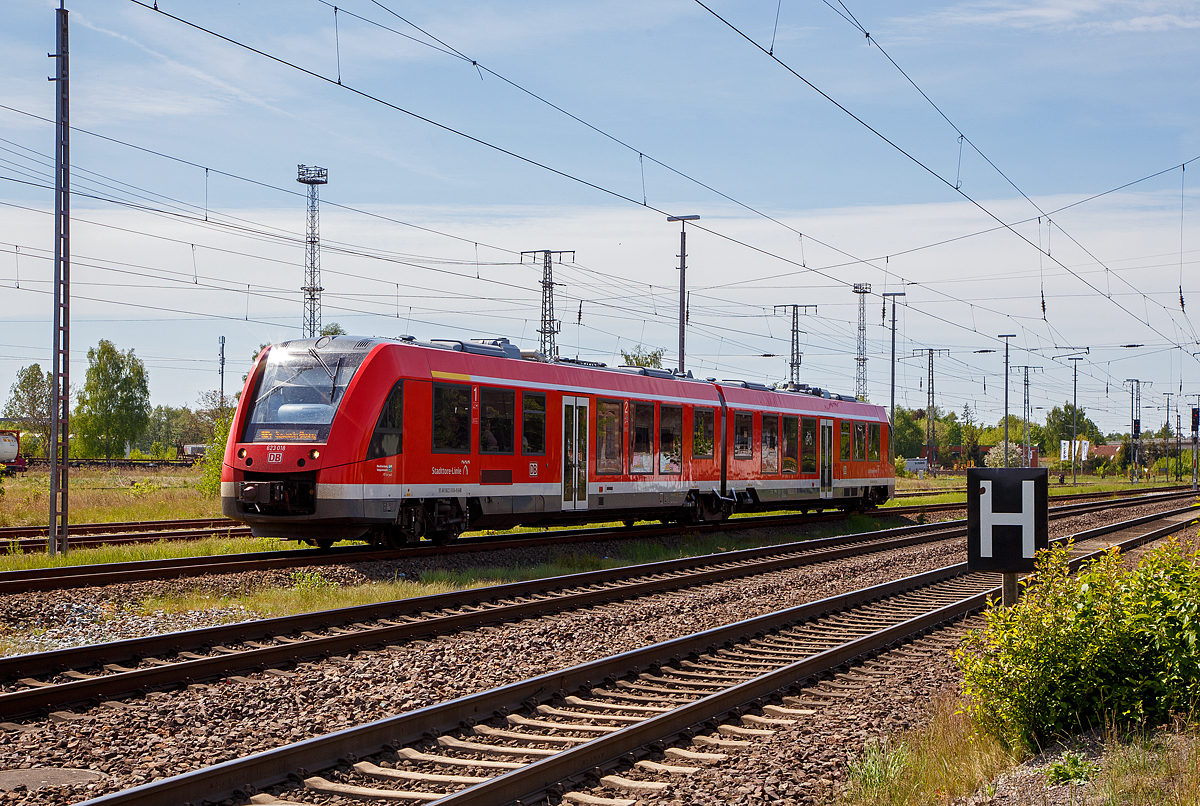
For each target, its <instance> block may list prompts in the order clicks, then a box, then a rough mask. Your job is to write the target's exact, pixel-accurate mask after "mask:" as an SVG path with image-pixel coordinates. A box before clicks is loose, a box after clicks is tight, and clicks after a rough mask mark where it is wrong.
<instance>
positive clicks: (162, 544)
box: [0, 536, 301, 571]
mask: <svg viewBox="0 0 1200 806" xmlns="http://www.w3.org/2000/svg"><path fill="white" fill-rule="evenodd" d="M5 545H6V544H5V543H3V542H0V550H2V549H3V548H4V547H5ZM300 547H301V546H300V544H298V543H294V542H290V541H285V540H276V539H274V538H270V537H215V536H214V537H209V538H205V539H204V540H156V541H154V542H153V543H125V544H120V545H112V546H96V547H95V548H73V549H71V550H70V551H68V552H67V553H66V554H58V555H56V556H54V557H51V556H49V555H48V554H44V553H33V554H21V553H18V552H11V551H10V552H8V553H5V554H0V571H22V570H25V569H28V568H62V567H65V566H76V565H94V564H99V563H128V562H138V561H141V560H174V559H179V558H182V557H211V556H216V555H218V554H241V553H246V552H255V551H282V550H287V549H295V548H300Z"/></svg>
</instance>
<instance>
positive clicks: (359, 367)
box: [222, 337, 895, 545]
mask: <svg viewBox="0 0 1200 806" xmlns="http://www.w3.org/2000/svg"><path fill="white" fill-rule="evenodd" d="M887 432H888V422H887V419H886V416H885V415H884V412H883V409H882V408H880V407H878V406H871V405H868V404H865V403H860V402H856V401H853V400H849V399H846V398H841V397H838V396H833V395H829V394H828V393H821V392H820V390H816V391H815V392H814V391H812V390H797V391H782V390H771V389H768V388H767V387H765V386H762V385H758V384H752V383H745V382H741V381H722V382H716V381H713V380H709V381H699V380H696V379H693V378H691V377H690V376H680V375H676V374H674V373H670V372H667V371H663V370H652V369H644V368H634V367H621V368H608V367H605V366H603V365H591V364H586V363H585V362H567V361H555V362H548V361H545V360H542V359H541V357H540V356H536V355H532V354H525V355H522V354H521V352H520V351H519V350H517V348H516V347H514V346H513V345H510V344H508V343H507V342H506V341H504V340H495V341H491V342H485V343H476V342H433V343H429V344H417V343H415V342H413V341H408V340H401V341H387V340H378V339H358V338H355V337H322V338H320V339H315V340H313V339H307V340H297V341H292V342H285V343H283V344H280V345H278V346H275V347H272V348H270V349H269V350H267V351H265V352H264V354H263V355H262V356H260V357H259V360H258V361H257V362H256V365H255V367H254V369H253V370H252V371H251V373H250V375H249V376H248V378H247V382H246V387H245V390H244V392H243V395H242V398H241V402H240V403H239V406H238V409H237V412H236V414H235V417H234V421H233V424H232V427H231V430H230V436H229V442H228V444H227V447H226V452H225V458H224V467H223V474H222V506H223V509H224V511H225V513H226V514H227V515H228V516H230V517H232V518H235V519H238V520H242V521H245V522H246V523H248V524H249V525H250V526H251V527H252V529H253V530H254V532H255V534H261V535H269V536H275V537H288V538H293V539H301V540H310V541H315V540H318V539H319V540H327V539H329V538H337V539H354V538H365V539H368V540H372V541H374V542H378V543H382V544H386V545H399V544H402V543H404V542H407V541H411V540H416V539H420V538H426V539H429V540H433V541H435V542H443V541H446V540H449V539H451V538H452V537H454V536H455V535H457V534H458V533H459V532H461V531H463V530H465V529H467V528H472V529H502V528H508V527H512V526H519V525H541V526H549V525H556V524H569V523H588V522H607V521H632V520H644V519H656V520H667V521H681V522H685V523H698V522H711V521H719V520H723V519H724V518H727V517H728V516H729V515H730V514H732V513H733V512H735V511H767V510H774V509H803V510H809V509H821V508H843V509H845V508H860V507H864V506H870V505H874V504H878V503H882V502H883V501H884V500H886V499H887V498H888V497H890V495H891V494H892V492H893V491H894V484H895V478H894V477H895V473H894V469H893V467H892V465H891V464H890V462H889V457H888V455H887V453H888V452H887V448H886V445H887V442H888V438H887Z"/></svg>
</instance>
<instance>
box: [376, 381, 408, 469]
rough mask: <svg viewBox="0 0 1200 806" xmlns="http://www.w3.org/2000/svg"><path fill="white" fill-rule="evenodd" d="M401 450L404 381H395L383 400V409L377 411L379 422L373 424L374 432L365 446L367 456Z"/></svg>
mask: <svg viewBox="0 0 1200 806" xmlns="http://www.w3.org/2000/svg"><path fill="white" fill-rule="evenodd" d="M403 450H404V381H396V385H395V386H393V387H392V391H391V393H390V394H389V395H388V399H387V400H386V401H384V404H383V411H381V412H379V422H378V423H376V424H375V433H373V434H371V444H370V445H368V446H367V458H368V459H382V458H383V457H385V456H396V455H398V454H399V453H401V452H402V451H403Z"/></svg>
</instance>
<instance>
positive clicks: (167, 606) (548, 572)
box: [141, 515, 890, 616]
mask: <svg viewBox="0 0 1200 806" xmlns="http://www.w3.org/2000/svg"><path fill="white" fill-rule="evenodd" d="M888 525H890V523H889V522H887V521H886V520H884V521H883V522H881V519H879V518H873V517H870V516H867V515H851V516H850V517H849V518H847V519H846V521H845V522H844V523H842V524H830V525H828V526H826V527H824V528H821V529H817V530H813V532H812V533H810V534H807V535H806V536H805V539H812V538H817V537H827V536H833V535H838V534H857V533H861V532H868V531H874V530H876V529H879V528H885V527H886V526H888ZM796 539H797V538H796V536H795V535H794V534H780V535H776V536H759V537H757V538H755V537H748V536H733V535H727V534H723V533H713V534H703V535H691V536H689V537H688V538H686V539H685V540H684V541H682V542H680V543H678V544H676V545H675V546H673V547H667V546H664V545H662V544H661V543H658V542H654V541H650V540H634V541H629V542H627V543H622V544H620V545H618V546H616V547H615V548H614V549H613V550H612V552H611V553H610V554H609V555H607V556H600V555H596V554H582V553H578V552H575V551H571V550H569V548H568V547H564V548H563V549H562V550H561V553H559V554H558V556H556V557H555V558H554V559H553V560H551V561H549V562H545V563H539V564H537V565H512V566H475V567H471V568H467V569H464V570H460V571H443V570H431V571H427V572H425V573H423V574H422V575H421V578H420V579H419V580H402V579H393V580H391V581H384V582H372V583H368V584H366V585H347V586H339V585H336V584H333V583H329V582H326V581H323V580H324V578H323V577H322V576H321V574H320V572H319V571H318V572H310V573H309V574H306V575H301V576H297V574H293V578H292V584H291V585H290V586H288V587H285V588H274V589H263V590H259V591H253V592H250V593H246V594H239V595H236V596H218V595H214V594H211V593H206V592H203V591H198V590H189V591H185V592H182V593H179V594H173V595H168V596H160V597H155V598H153V599H148V600H146V601H145V603H144V604H143V605H142V608H141V609H142V611H144V612H155V611H157V610H163V611H167V612H172V613H178V612H186V611H190V610H203V609H208V608H216V607H236V606H241V607H244V608H246V609H247V610H250V611H252V612H254V613H258V614H260V615H264V616H267V615H271V616H278V615H289V614H292V613H308V612H312V611H314V610H325V609H333V608H339V607H352V606H355V605H360V604H373V603H376V602H386V601H391V600H394V599H406V598H411V597H414V596H426V595H429V594H434V593H442V592H445V591H451V590H465V589H468V588H478V587H485V586H489V585H500V584H504V583H506V582H523V581H526V580H531V579H544V578H546V577H553V576H563V575H566V574H576V573H582V572H584V571H597V570H601V569H607V568H620V567H624V566H629V565H638V564H642V563H649V562H657V561H660V560H669V559H678V558H683V557H699V556H703V555H708V554H721V553H724V552H728V551H737V550H739V549H745V548H755V547H758V546H769V545H778V544H781V543H790V542H794V541H795V540H796ZM297 573H299V572H297Z"/></svg>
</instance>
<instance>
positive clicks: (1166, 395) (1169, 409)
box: [1163, 392, 1174, 480]
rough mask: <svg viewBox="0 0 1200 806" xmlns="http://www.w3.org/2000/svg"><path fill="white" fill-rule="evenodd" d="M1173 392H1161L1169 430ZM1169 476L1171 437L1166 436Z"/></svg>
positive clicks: (1169, 475) (1168, 473)
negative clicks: (1165, 407)
mask: <svg viewBox="0 0 1200 806" xmlns="http://www.w3.org/2000/svg"><path fill="white" fill-rule="evenodd" d="M1172 394H1174V392H1163V396H1164V397H1165V398H1166V399H1167V418H1166V419H1167V422H1166V425H1167V431H1168V432H1170V430H1171V395H1172ZM1170 478H1171V439H1170V437H1168V438H1167V479H1168V480H1170Z"/></svg>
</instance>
